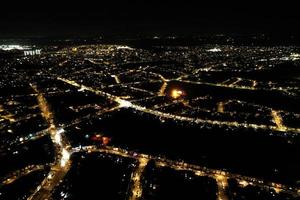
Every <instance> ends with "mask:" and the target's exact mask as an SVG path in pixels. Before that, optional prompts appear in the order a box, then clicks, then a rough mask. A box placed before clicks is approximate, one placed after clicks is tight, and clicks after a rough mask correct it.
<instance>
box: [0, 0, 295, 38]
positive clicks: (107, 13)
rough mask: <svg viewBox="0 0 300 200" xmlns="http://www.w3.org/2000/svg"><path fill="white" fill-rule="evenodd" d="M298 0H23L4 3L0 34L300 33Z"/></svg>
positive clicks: (18, 35) (4, 35) (0, 19)
mask: <svg viewBox="0 0 300 200" xmlns="http://www.w3.org/2000/svg"><path fill="white" fill-rule="evenodd" d="M293 2H295V1H282V2H281V3H275V2H263V3H262V2H260V3H259V2H254V1H251V2H250V1H240V2H239V3H236V2H233V1H214V0H211V1H200V0H199V1H197V2H195V1H193V2H192V1H188V0H185V1H179V2H178V1H169V0H165V1H163V0H160V1H159V0H123V1H121V0H119V1H117V0H110V1H103V0H101V1H100V0H98V1H91V0H81V1H78V2H75V1H64V2H62V1H57V0H53V1H50V0H45V1H31V0H27V1H23V2H21V3H20V2H17V1H15V2H12V1H9V3H6V5H2V6H1V13H0V17H1V18H0V23H1V28H0V37H23V36H25V37H26V36H55V35H56V36H59V35H97V34H99V35H101V34H104V35H110V34H114V35H136V34H142V35H143V34H175V35H176V34H186V35H196V34H210V33H215V34H219V33H234V34H240V33H272V34H294V35H297V34H298V33H299V31H298V30H297V29H298V25H299V19H300V12H299V11H298V6H297V5H296V3H293ZM3 3H4V2H3Z"/></svg>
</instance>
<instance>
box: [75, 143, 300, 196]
mask: <svg viewBox="0 0 300 200" xmlns="http://www.w3.org/2000/svg"><path fill="white" fill-rule="evenodd" d="M72 152H73V153H76V152H87V153H95V152H99V153H106V154H113V155H117V156H121V157H126V158H132V159H136V160H138V161H139V166H138V168H137V170H136V171H134V172H133V175H132V177H134V178H133V182H134V184H133V185H132V188H131V190H132V194H136V195H135V196H134V197H135V198H133V197H131V199H138V197H141V195H142V194H141V193H142V189H140V188H141V186H140V185H141V183H138V181H139V180H141V175H142V173H143V172H142V171H143V170H144V169H145V166H146V165H147V163H148V162H149V161H150V160H153V161H155V163H156V166H158V167H169V168H172V169H175V170H178V171H191V172H194V174H195V175H197V176H208V177H211V178H213V179H215V180H216V182H217V186H218V192H217V197H218V200H227V199H228V197H227V195H226V191H227V189H228V183H227V180H228V179H235V180H237V181H238V183H240V185H241V186H242V187H245V186H246V185H252V186H257V187H261V188H265V189H273V190H274V191H276V192H281V191H285V192H287V193H289V194H291V195H294V196H299V195H300V188H293V187H290V186H285V185H282V184H278V183H273V182H267V181H264V180H261V179H257V178H252V177H247V176H242V175H239V174H234V173H229V172H226V171H222V170H217V169H209V168H206V167H201V166H197V165H193V164H188V163H185V162H179V161H173V160H169V159H165V158H161V157H156V156H152V155H147V154H141V153H137V152H132V151H127V150H125V149H120V148H116V147H110V146H106V147H103V148H99V147H97V146H85V147H75V148H73V150H72Z"/></svg>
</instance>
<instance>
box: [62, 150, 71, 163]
mask: <svg viewBox="0 0 300 200" xmlns="http://www.w3.org/2000/svg"><path fill="white" fill-rule="evenodd" d="M69 159H70V153H69V152H68V151H67V150H66V149H63V150H62V158H61V161H60V166H61V167H65V166H66V164H67V162H68V161H69Z"/></svg>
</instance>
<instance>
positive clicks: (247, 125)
mask: <svg viewBox="0 0 300 200" xmlns="http://www.w3.org/2000/svg"><path fill="white" fill-rule="evenodd" d="M57 79H58V80H60V81H63V82H65V83H68V84H70V85H72V86H74V87H78V88H81V89H82V90H87V91H90V92H93V93H95V94H96V95H100V96H103V97H105V98H107V99H108V100H111V101H114V102H116V103H118V104H119V105H120V106H121V107H127V108H132V109H135V110H137V111H140V112H144V113H148V114H151V115H155V116H157V117H162V118H167V119H173V120H178V121H188V122H192V123H196V124H210V125H216V126H228V127H235V128H251V129H263V130H272V131H277V132H289V133H295V134H299V133H300V128H293V127H286V128H285V129H282V127H278V126H270V125H264V124H252V123H239V122H236V121H219V120H209V119H201V118H192V117H185V116H180V115H174V114H171V113H165V112H161V111H157V110H152V109H149V108H146V107H144V106H139V105H136V104H134V103H132V102H130V101H127V100H124V99H122V98H120V97H118V96H116V95H112V94H109V93H107V92H104V91H101V90H97V89H94V88H91V87H88V86H85V85H82V84H79V83H77V82H75V81H73V80H68V79H65V78H60V77H59V78H57Z"/></svg>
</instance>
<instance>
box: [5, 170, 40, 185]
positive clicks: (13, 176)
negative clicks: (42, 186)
mask: <svg viewBox="0 0 300 200" xmlns="http://www.w3.org/2000/svg"><path fill="white" fill-rule="evenodd" d="M43 169H45V166H44V165H29V166H27V167H25V168H23V169H20V170H17V171H15V172H13V173H11V174H9V175H8V176H6V177H5V178H3V179H2V180H1V185H0V187H1V186H4V185H8V184H11V183H13V182H15V181H16V180H18V179H19V178H21V177H24V176H27V175H28V174H31V173H32V172H35V171H39V170H43Z"/></svg>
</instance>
